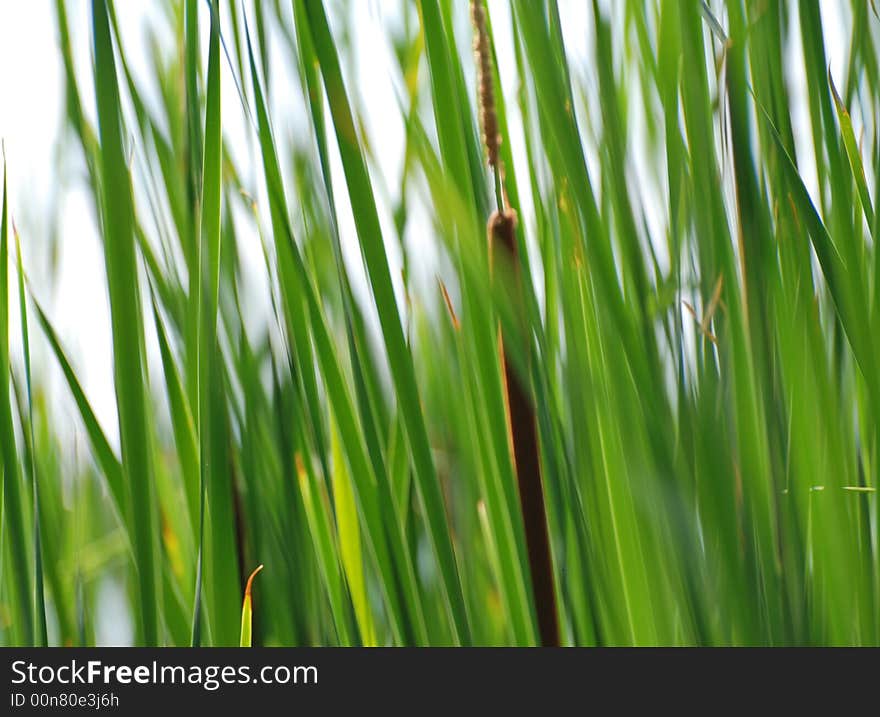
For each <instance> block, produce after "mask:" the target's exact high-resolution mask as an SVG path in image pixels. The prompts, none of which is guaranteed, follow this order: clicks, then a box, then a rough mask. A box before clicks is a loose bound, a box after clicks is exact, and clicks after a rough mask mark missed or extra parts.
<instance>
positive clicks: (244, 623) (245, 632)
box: [238, 565, 263, 647]
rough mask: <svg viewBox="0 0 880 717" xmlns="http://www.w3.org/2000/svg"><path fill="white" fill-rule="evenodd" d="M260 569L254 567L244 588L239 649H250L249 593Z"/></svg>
mask: <svg viewBox="0 0 880 717" xmlns="http://www.w3.org/2000/svg"><path fill="white" fill-rule="evenodd" d="M262 569H263V566H262V565H258V566H257V567H256V569H255V570H254V572H252V573H251V574H250V576H249V577H248V579H247V585H246V586H245V588H244V601H243V602H242V605H241V636H240V637H239V640H238V646H239V647H251V642H252V633H253V625H252V623H253V612H254V608H253V598H252V595H251V591H252V590H253V587H254V578H255V577H257V573H259V572H260V571H261V570H262Z"/></svg>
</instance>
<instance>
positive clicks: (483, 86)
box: [471, 0, 501, 169]
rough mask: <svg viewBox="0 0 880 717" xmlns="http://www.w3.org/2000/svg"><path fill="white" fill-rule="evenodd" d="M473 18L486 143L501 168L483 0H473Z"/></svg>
mask: <svg viewBox="0 0 880 717" xmlns="http://www.w3.org/2000/svg"><path fill="white" fill-rule="evenodd" d="M471 20H472V22H473V24H474V53H475V55H476V58H477V90H478V95H479V102H480V126H481V127H482V129H483V146H484V147H485V148H486V158H487V160H488V162H489V166H490V167H492V168H493V169H498V147H499V145H500V144H501V136H500V135H499V134H498V115H497V114H496V113H495V86H494V83H493V79H492V54H491V50H490V48H489V32H488V30H487V29H486V9H485V8H484V7H483V2H482V0H471Z"/></svg>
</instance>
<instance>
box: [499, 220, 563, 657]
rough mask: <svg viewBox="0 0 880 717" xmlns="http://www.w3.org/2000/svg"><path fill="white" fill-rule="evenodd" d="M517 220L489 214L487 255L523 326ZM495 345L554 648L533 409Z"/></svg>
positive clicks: (545, 623)
mask: <svg viewBox="0 0 880 717" xmlns="http://www.w3.org/2000/svg"><path fill="white" fill-rule="evenodd" d="M516 223H517V217H516V211H515V210H514V209H512V208H511V207H510V206H508V207H507V208H505V209H504V210H499V211H495V212H493V213H492V216H491V217H489V223H488V227H487V228H488V234H489V246H490V252H491V253H490V256H492V257H493V258H494V257H496V256H497V257H499V258H500V257H502V256H505V257H506V258H507V260H508V261H509V262H510V265H511V266H512V267H513V272H514V273H513V276H512V280H513V285H512V289H513V296H514V299H513V301H514V313H515V315H516V317H517V320H518V321H519V322H520V323H521V324H524V323H525V320H526V319H525V308H524V305H523V298H522V297H523V287H522V278H521V276H520V274H519V271H518V270H517V268H516V267H517V249H516ZM498 344H499V353H500V358H501V367H502V371H503V377H504V395H505V403H506V407H507V419H508V426H507V428H508V435H509V436H510V448H511V452H512V454H513V455H512V458H513V464H514V468H515V470H516V479H517V487H518V489H519V491H518V492H519V503H520V509H521V510H522V520H523V528H524V529H525V538H526V551H527V553H528V559H529V572H530V574H531V579H532V590H533V594H534V596H535V608H536V613H537V618H538V635H539V638H540V641H541V644H542V645H544V646H545V647H556V646H559V644H560V637H559V622H558V618H557V614H556V590H555V587H554V584H553V558H552V555H551V552H550V535H549V531H548V528H547V507H546V503H545V500H544V486H543V482H542V480H541V460H540V455H541V451H540V446H539V443H538V426H537V419H536V416H535V407H534V403H533V399H532V395H531V391H530V390H529V387H528V385H527V383H526V382H524V381H523V379H522V377H521V376H520V375H519V374H518V373H517V372H516V371H515V370H514V368H513V361H512V360H511V357H510V355H509V354H508V346H507V341H506V340H505V337H504V332H503V331H499V333H498Z"/></svg>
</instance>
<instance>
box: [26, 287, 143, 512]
mask: <svg viewBox="0 0 880 717" xmlns="http://www.w3.org/2000/svg"><path fill="white" fill-rule="evenodd" d="M31 298H32V299H33V297H31ZM33 301H34V308H35V309H36V310H37V320H38V321H39V322H40V326H41V327H42V329H43V333H44V334H45V336H46V339H47V340H48V341H49V346H50V347H51V348H52V353H53V354H55V359H56V360H57V361H58V365H59V366H60V367H61V372H62V373H63V374H64V378H65V380H66V381H67V387H68V388H69V389H70V393H71V395H72V396H73V400H74V402H75V403H76V406H77V408H78V409H79V413H80V417H81V418H82V420H83V425H84V426H85V429H86V434H87V435H88V437H89V442H90V443H91V445H92V451H94V454H95V461H96V462H97V464H98V467H99V468H100V469H101V472H102V473H103V474H104V476H105V477H106V479H107V486H108V487H109V489H110V495H111V496H112V497H113V502H114V504H115V505H116V509H117V510H118V511H119V515H120V516H121V517H122V519H123V520H125V519H126V515H127V513H126V508H125V506H126V505H127V502H128V499H127V497H126V496H127V486H126V484H125V479H124V477H123V473H122V466H121V465H120V463H119V459H118V458H117V457H116V455H115V454H114V453H113V449H112V448H111V447H110V442H109V441H108V440H107V436H106V435H105V434H104V430H103V429H102V428H101V425H100V424H99V423H98V418H97V416H95V412H94V411H93V410H92V406H91V404H90V403H89V400H88V398H86V394H85V392H84V391H83V389H82V386H81V385H80V383H79V379H78V378H77V377H76V372H75V371H74V370H73V367H72V366H71V365H70V361H69V360H68V359H67V355H66V354H65V352H64V349H63V348H62V346H61V342H60V341H59V340H58V335H57V334H56V333H55V329H54V328H53V327H52V324H51V322H50V321H49V318H48V317H47V316H46V314H45V312H44V311H43V309H42V307H41V306H40V305H39V303H37V301H36V300H35V299H34V300H33Z"/></svg>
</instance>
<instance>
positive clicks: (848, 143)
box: [828, 70, 876, 242]
mask: <svg viewBox="0 0 880 717" xmlns="http://www.w3.org/2000/svg"><path fill="white" fill-rule="evenodd" d="M828 85H829V86H830V87H831V96H832V97H833V98H834V107H835V108H836V109H837V120H838V122H839V123H840V132H841V134H842V135H843V146H844V148H845V149H846V156H847V158H848V159H849V166H850V169H851V170H852V175H853V180H854V181H855V184H856V189H857V190H858V197H859V201H860V202H861V205H862V211H863V212H864V214H865V220H866V221H867V222H868V228H869V229H870V230H871V231H872V232H873V231H874V226H875V225H874V207H873V206H872V203H871V193H870V192H869V191H868V180H867V179H866V177H865V167H864V165H863V164H862V155H861V153H860V152H859V145H858V143H857V142H856V135H855V132H854V131H853V123H852V118H851V117H850V116H849V111H848V110H847V109H846V105H844V104H843V100H842V99H840V95H839V94H838V92H837V87H835V86H834V78H833V77H832V76H831V72H830V70H829V72H828ZM874 241H875V242H876V237H875V238H874Z"/></svg>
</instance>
